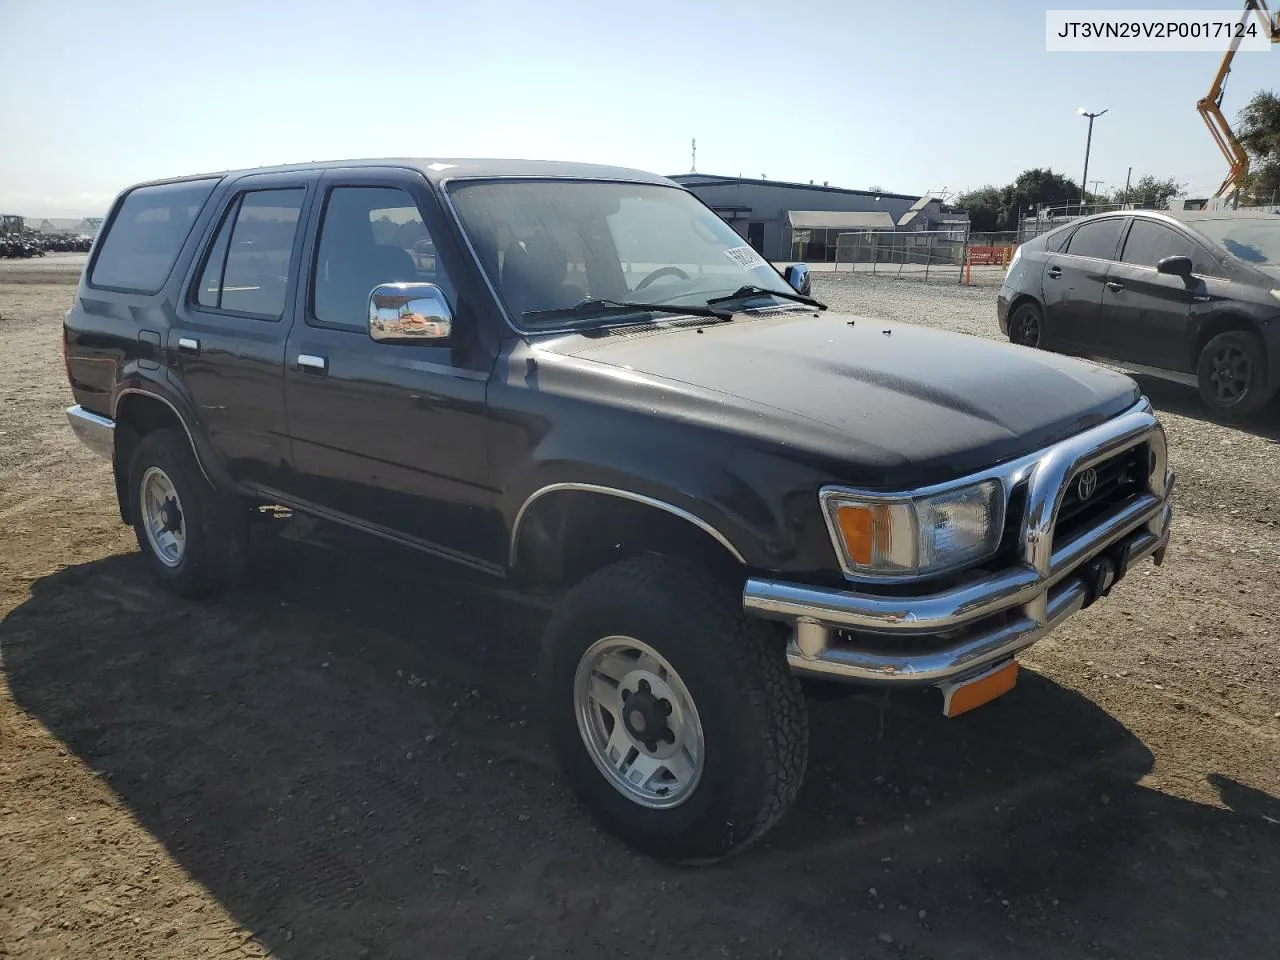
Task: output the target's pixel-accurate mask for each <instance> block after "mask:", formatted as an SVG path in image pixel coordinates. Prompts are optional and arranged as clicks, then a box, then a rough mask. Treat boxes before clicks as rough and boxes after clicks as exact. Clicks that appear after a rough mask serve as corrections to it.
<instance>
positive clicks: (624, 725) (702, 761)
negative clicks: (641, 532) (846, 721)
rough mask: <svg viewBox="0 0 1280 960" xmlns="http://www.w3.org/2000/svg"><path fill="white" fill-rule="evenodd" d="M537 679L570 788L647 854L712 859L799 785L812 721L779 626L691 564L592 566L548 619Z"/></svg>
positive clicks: (772, 817)
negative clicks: (749, 611)
mask: <svg viewBox="0 0 1280 960" xmlns="http://www.w3.org/2000/svg"><path fill="white" fill-rule="evenodd" d="M539 679H540V682H541V686H542V696H543V702H544V707H545V710H546V713H547V718H548V723H549V727H550V736H551V741H552V745H553V747H554V749H555V752H556V754H557V756H558V758H559V760H560V764H561V766H562V768H563V770H564V772H565V776H566V778H567V780H568V781H569V784H570V786H571V787H572V788H573V790H574V791H575V792H576V793H577V795H578V796H579V797H580V798H581V799H582V801H583V802H584V803H585V804H586V806H587V807H588V808H589V809H590V811H591V812H592V813H593V814H594V815H595V817H596V818H597V819H598V820H600V822H601V823H602V824H603V825H604V826H605V827H606V828H607V829H608V830H609V831H610V832H612V833H614V834H616V835H617V836H619V837H620V838H622V839H623V840H625V841H626V842H628V843H630V844H631V845H632V846H634V847H636V848H637V849H639V850H641V851H643V852H645V853H648V854H650V855H652V856H656V857H660V858H663V859H670V860H681V861H710V860H716V859H719V858H720V857H723V856H725V855H726V854H728V853H731V852H732V851H734V850H736V849H738V848H740V847H742V846H745V845H746V844H748V843H750V842H751V841H752V840H754V839H756V838H757V837H759V836H760V835H761V834H762V833H764V832H765V831H766V830H768V829H769V827H770V826H772V825H773V824H774V823H775V822H776V821H777V820H778V818H779V817H781V816H782V814H783V813H784V812H785V811H786V809H787V808H788V807H789V806H790V804H791V801H792V800H793V799H794V798H795V796H796V793H797V792H798V791H799V788H800V783H801V781H802V780H803V777H804V768H805V762H806V756H807V750H808V726H807V718H806V714H805V706H804V700H803V697H802V695H801V692H800V687H799V684H798V683H797V682H796V679H795V677H793V676H792V674H791V672H790V670H789V668H788V667H787V664H786V659H785V657H784V655H783V646H782V643H781V638H780V637H778V636H777V634H776V633H774V632H773V631H772V630H771V629H770V627H769V626H768V625H766V624H763V623H761V622H760V621H757V620H754V619H751V618H748V617H747V616H746V614H745V613H743V611H742V602H741V599H740V594H739V592H738V591H737V590H735V589H734V588H733V586H732V585H731V584H729V583H727V582H724V581H721V580H718V579H716V578H714V577H711V576H709V575H708V574H706V573H705V572H703V571H702V570H701V569H700V568H697V567H694V566H691V565H686V564H684V563H680V562H676V561H671V560H667V559H664V558H660V557H653V556H646V557H638V558H635V559H631V560H625V561H622V562H620V563H617V564H614V565H613V566H610V567H607V568H605V569H604V570H601V571H599V572H597V573H595V574H593V575H592V576H590V577H588V578H587V579H586V580H584V581H583V582H582V583H580V584H579V585H578V586H577V587H575V588H574V589H573V590H572V591H571V592H570V593H569V595H568V596H567V597H565V599H564V601H563V602H562V603H561V604H560V606H559V608H558V609H557V611H556V613H555V615H554V617H553V618H552V621H551V624H550V625H549V626H548V628H547V633H546V637H545V639H544V643H543V652H542V661H541V665H540V668H539Z"/></svg>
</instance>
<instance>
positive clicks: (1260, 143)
mask: <svg viewBox="0 0 1280 960" xmlns="http://www.w3.org/2000/svg"><path fill="white" fill-rule="evenodd" d="M1236 127H1237V132H1236V137H1237V139H1239V141H1240V144H1241V145H1242V146H1243V147H1244V149H1245V151H1246V152H1247V153H1248V154H1249V159H1250V160H1251V161H1253V162H1252V164H1251V165H1250V170H1249V176H1248V177H1246V178H1245V182H1244V184H1243V189H1242V191H1241V193H1242V194H1243V195H1244V196H1242V197H1241V199H1242V200H1245V201H1252V202H1254V203H1268V202H1270V201H1271V200H1272V198H1273V197H1274V196H1275V195H1276V191H1277V188H1280V96H1277V95H1276V94H1274V93H1273V92H1271V91H1270V90H1260V91H1258V92H1257V93H1255V94H1254V95H1253V99H1252V100H1250V101H1249V102H1248V103H1247V104H1245V107H1244V109H1243V110H1241V111H1240V115H1239V116H1238V117H1237V118H1236Z"/></svg>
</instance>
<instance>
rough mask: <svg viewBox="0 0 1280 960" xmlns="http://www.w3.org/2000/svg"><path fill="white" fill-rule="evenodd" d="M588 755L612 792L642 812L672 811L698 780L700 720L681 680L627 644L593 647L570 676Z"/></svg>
mask: <svg viewBox="0 0 1280 960" xmlns="http://www.w3.org/2000/svg"><path fill="white" fill-rule="evenodd" d="M574 701H575V702H574V712H575V715H576V716H577V719H578V731H579V732H580V733H581V734H582V740H583V743H585V744H586V747H587V752H588V753H589V754H590V755H591V759H592V760H593V761H594V762H595V765H596V767H597V768H599V770H600V772H601V773H602V774H604V776H605V778H606V779H607V780H608V781H609V782H610V783H611V784H612V785H613V787H614V788H615V789H616V790H617V791H618V792H619V793H621V794H623V796H625V797H627V798H628V799H629V800H632V801H634V802H635V803H638V804H640V805H641V806H644V807H651V808H655V809H667V808H671V807H677V806H679V805H680V804H682V803H684V802H685V801H686V800H688V799H689V797H690V796H692V795H693V791H694V790H695V789H696V788H697V786H698V781H699V780H700V779H701V778H702V770H703V765H704V762H705V760H706V744H705V742H704V739H703V734H702V721H701V720H700V719H699V718H698V711H697V708H696V707H695V706H694V704H693V698H692V697H691V696H690V695H689V690H688V688H687V687H686V686H685V685H684V681H683V680H681V679H680V675H679V674H678V673H676V671H675V670H674V669H673V668H672V666H671V664H670V663H668V662H667V660H666V658H664V657H663V656H662V655H661V654H660V653H658V652H657V651H656V650H654V649H653V648H652V647H650V646H648V645H647V644H645V643H642V642H640V641H639V640H636V639H633V638H632V637H621V636H612V637H604V638H603V639H601V640H597V641H596V642H595V643H593V644H592V645H591V646H590V647H588V648H587V651H586V652H585V653H584V654H583V655H582V659H581V660H580V661H579V662H578V669H577V673H576V675H575V677H574Z"/></svg>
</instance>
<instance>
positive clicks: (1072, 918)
mask: <svg viewBox="0 0 1280 960" xmlns="http://www.w3.org/2000/svg"><path fill="white" fill-rule="evenodd" d="M544 621H545V613H544V612H543V611H541V610H539V609H537V608H536V607H534V606H530V605H528V604H524V603H520V602H514V601H512V600H510V599H504V598H503V597H502V596H500V595H495V594H493V593H492V592H490V591H486V590H483V589H480V588H478V587H476V586H474V585H472V584H471V583H469V582H468V581H467V580H465V579H462V580H460V579H458V577H457V576H456V574H454V573H453V572H452V571H444V570H442V569H441V568H440V567H439V566H438V565H436V564H434V563H432V562H431V561H427V560H423V559H422V558H419V557H417V556H416V555H411V554H401V553H399V552H397V551H379V552H377V553H366V552H364V551H359V550H353V551H348V550H329V551H325V550H318V549H315V548H312V547H309V546H305V545H301V544H296V543H290V542H287V541H280V542H275V543H272V544H270V545H267V546H266V547H265V548H264V549H263V550H262V551H261V553H260V554H259V556H258V557H257V559H256V562H255V565H254V568H253V570H252V572H251V575H250V577H249V578H248V582H246V583H245V584H244V585H243V586H242V587H241V588H240V589H239V590H238V591H237V592H235V593H234V594H232V595H230V596H229V597H227V598H226V599H225V600H222V601H217V602H208V603H203V604H197V603H189V602H183V601H178V600H175V599H173V598H171V597H169V596H167V595H166V594H164V593H163V592H161V591H160V590H159V589H158V588H156V587H154V586H152V584H151V583H150V581H149V580H148V579H147V577H146V573H145V570H144V568H143V566H142V563H141V562H140V560H139V558H138V557H136V556H132V555H131V556H121V557H111V558H108V559H105V560H102V561H98V562H95V563H90V564H85V565H82V566H79V567H72V568H68V569H66V570H64V571H61V572H59V573H57V574H54V575H51V576H48V577H45V578H43V579H41V580H39V581H37V582H35V583H34V584H33V585H32V596H31V598H30V599H29V600H28V601H27V602H25V603H24V604H22V605H21V606H20V607H19V608H17V609H16V610H14V611H13V612H12V613H11V614H10V615H9V616H8V617H7V618H5V620H4V621H3V622H0V655H2V656H3V664H4V669H5V672H6V674H7V678H8V682H9V685H10V687H11V689H12V691H13V695H14V697H15V699H16V700H17V702H18V703H19V705H20V706H21V707H22V708H23V709H25V710H26V711H28V712H29V713H31V714H32V715H33V716H35V717H36V718H38V719H39V720H40V721H41V722H42V723H44V724H45V725H46V726H47V727H48V728H49V729H50V730H51V731H52V732H53V733H54V735H55V736H57V737H58V738H59V739H60V740H61V741H62V742H63V743H65V744H66V747H67V749H68V750H70V751H72V752H73V753H74V754H75V755H76V756H78V757H79V758H81V759H82V760H83V761H84V762H85V763H86V764H88V765H89V766H90V767H91V768H92V769H94V770H95V771H97V772H99V773H101V774H102V775H103V776H105V777H108V778H109V783H110V785H111V788H112V789H113V790H114V791H115V792H116V794H117V795H118V796H119V798H120V800H121V801H122V803H123V804H124V805H125V806H126V807H127V809H128V810H129V811H130V812H131V813H132V815H133V816H134V817H136V819H137V821H138V822H139V823H141V824H142V825H143V826H144V827H145V828H146V829H147V830H148V831H150V832H151V833H152V834H153V835H154V836H155V837H156V838H157V839H158V840H159V841H160V842H161V843H163V844H164V846H165V847H166V849H167V850H168V851H169V853H170V855H171V856H172V857H173V858H174V860H175V861H177V862H178V863H179V864H180V865H181V866H182V867H183V868H184V869H185V870H186V871H188V872H189V874H190V875H191V876H192V877H193V878H194V879H195V880H196V881H198V882H199V883H201V884H202V885H203V886H205V887H206V888H207V889H208V890H209V891H211V892H212V894H213V895H214V896H215V897H217V899H218V900H219V901H220V903H221V904H222V905H223V906H224V907H225V908H226V910H227V911H229V912H230V913H231V914H232V915H233V916H234V917H235V918H236V919H237V921H238V922H239V923H241V924H243V925H244V926H245V927H247V928H248V929H250V930H253V931H254V932H255V933H256V935H257V937H258V939H259V940H260V941H261V942H262V943H263V944H264V945H265V947H266V948H267V949H269V950H270V951H271V952H272V953H273V954H274V955H277V956H280V957H285V958H298V960H302V958H306V960H314V958H319V957H357V956H365V957H376V958H384V957H403V956H415V957H416V956H427V955H431V956H448V957H463V956H475V957H489V956H503V957H506V956H518V957H521V958H523V957H528V956H535V955H536V956H540V957H542V956H547V955H551V954H555V955H566V954H578V955H583V956H597V955H608V956H620V955H624V954H629V955H632V956H637V955H644V956H649V955H656V954H659V953H660V954H662V955H663V956H690V957H710V956H793V955H794V956H814V955H819V956H824V957H839V956H848V957H855V956H885V957H888V956H900V955H908V956H916V957H923V956H943V955H945V956H948V957H950V956H974V957H977V956H982V957H1006V956H1007V957H1026V956H1048V955H1053V956H1082V957H1083V956H1100V955H1101V956H1113V955H1124V956H1150V957H1171V956H1188V957H1190V956H1195V957H1201V956H1218V955H1226V954H1225V953H1224V950H1226V952H1227V953H1230V954H1231V955H1239V956H1262V955H1266V954H1267V953H1268V952H1269V951H1272V950H1274V933H1273V926H1272V920H1271V917H1270V911H1261V910H1259V909H1258V907H1259V905H1260V904H1262V903H1266V902H1271V901H1272V899H1273V897H1274V891H1275V889H1276V888H1277V886H1278V885H1280V883H1278V882H1280V828H1277V827H1276V826H1275V825H1274V824H1272V823H1269V822H1268V821H1267V819H1266V818H1267V817H1271V818H1272V819H1276V813H1277V809H1276V808H1277V801H1276V798H1275V797H1273V796H1269V795H1267V794H1265V793H1261V792H1259V791H1257V790H1254V789H1251V788H1249V787H1247V786H1244V785H1242V784H1239V783H1237V782H1235V781H1233V780H1230V779H1228V778H1226V777H1221V778H1219V781H1217V782H1216V783H1215V785H1216V786H1217V787H1218V788H1219V790H1220V791H1221V794H1222V797H1223V799H1224V801H1225V802H1226V804H1227V805H1228V806H1229V807H1230V809H1219V808H1214V807H1209V806H1203V805H1199V804H1195V803H1191V802H1187V801H1185V800H1181V799H1177V798H1173V797H1170V796H1168V795H1166V794H1162V793H1158V792H1156V791H1153V790H1150V789H1147V788H1144V787H1142V786H1139V785H1138V780H1139V779H1140V778H1141V777H1142V776H1143V775H1144V774H1146V773H1147V772H1148V771H1149V770H1150V768H1151V765H1152V757H1151V755H1150V753H1149V752H1148V750H1147V749H1146V748H1145V747H1144V746H1143V745H1142V744H1141V743H1140V742H1139V741H1138V740H1137V739H1136V738H1135V737H1133V735H1132V734H1131V733H1130V732H1129V731H1128V730H1127V729H1125V728H1124V727H1123V726H1122V725H1120V724H1119V723H1117V722H1116V721H1115V720H1114V719H1113V718H1112V717H1110V716H1109V715H1107V714H1106V713H1104V712H1103V711H1101V710H1100V709H1098V708H1097V707H1096V706H1095V705H1094V704H1093V703H1091V702H1090V701H1088V700H1087V699H1085V698H1083V697H1081V696H1080V695H1078V694H1076V693H1075V692H1073V691H1070V690H1068V689H1065V688H1063V687H1061V686H1059V685H1057V684H1055V683H1053V682H1051V681H1049V680H1047V679H1044V678H1042V677H1040V676H1038V675H1036V674H1034V673H1031V672H1030V671H1024V674H1023V677H1022V679H1021V681H1020V682H1019V685H1018V687H1017V688H1016V689H1015V690H1014V691H1013V692H1012V693H1011V694H1009V695H1008V696H1007V697H1006V698H1004V700H1003V701H1001V702H999V703H998V704H994V705H992V706H991V707H989V708H984V709H983V710H979V711H976V712H974V713H973V714H970V715H968V716H966V717H964V718H960V719H958V720H955V721H945V720H943V719H942V718H941V716H940V715H939V709H938V707H939V705H938V702H937V700H936V695H934V694H931V693H928V692H926V693H922V694H918V695H897V696H895V697H894V698H893V699H892V700H886V699H884V698H882V697H880V696H878V695H877V696H871V697H861V696H859V697H852V698H848V697H846V698H841V699H832V700H825V701H822V702H815V703H814V704H813V709H812V726H813V738H812V740H813V743H812V753H811V763H810V770H809V776H808V781H807V784H806V788H805V790H804V792H803V793H802V794H801V797H800V799H799V801H798V802H797V804H796V806H795V808H794V809H793V811H792V812H791V814H790V815H789V816H788V817H787V818H786V819H785V820H784V821H783V822H782V823H781V824H780V825H779V826H778V827H777V828H776V829H775V830H774V831H773V832H772V833H771V834H770V835H769V836H768V837H767V839H766V841H765V842H764V843H762V844H760V845H758V846H757V847H755V848H753V849H751V850H750V851H747V852H746V853H744V854H742V855H740V856H738V857H736V858H733V859H731V860H730V861H728V862H726V863H724V864H721V865H718V866H715V867H711V868H705V869H697V870H695V869H682V868H677V867H672V866H667V865H661V864H657V863H654V862H652V861H650V860H647V859H646V858H643V857H640V856H637V855H635V854H633V853H631V852H630V851H629V850H627V849H626V848H624V847H623V846H622V845H621V844H619V843H617V842H615V841H614V840H612V839H610V838H608V837H606V836H604V835H603V834H601V833H599V832H597V831H596V830H595V828H594V827H593V826H592V825H591V824H590V822H589V821H588V819H587V818H586V816H585V815H584V814H583V812H582V811H581V810H580V808H578V807H577V806H576V805H575V804H574V803H572V802H571V801H569V800H568V798H567V797H566V796H565V795H564V793H563V788H562V785H561V784H560V783H559V782H558V780H557V775H556V773H555V770H554V767H553V765H552V764H551V762H550V760H549V758H548V757H547V755H546V754H545V752H544V751H543V747H542V738H541V735H540V732H539V730H538V728H537V724H536V722H535V721H534V720H533V719H532V716H533V712H534V710H535V698H534V695H533V677H532V672H533V669H534V664H535V659H536V657H535V651H536V644H537V637H538V634H539V632H540V630H541V628H542V625H543V623H544ZM890 941H891V942H890ZM1228 947H1229V948H1230V949H1229V950H1227V948H1228Z"/></svg>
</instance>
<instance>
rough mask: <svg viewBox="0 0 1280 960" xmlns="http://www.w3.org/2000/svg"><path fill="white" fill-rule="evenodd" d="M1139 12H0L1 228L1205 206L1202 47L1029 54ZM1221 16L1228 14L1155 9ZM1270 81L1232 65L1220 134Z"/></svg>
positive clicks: (1056, 4)
mask: <svg viewBox="0 0 1280 960" xmlns="http://www.w3.org/2000/svg"><path fill="white" fill-rule="evenodd" d="M1072 6H1075V7H1087V8H1095V9H1096V8H1109V7H1110V8H1121V9H1123V8H1128V7H1136V6H1144V7H1147V6H1153V5H1152V4H1150V3H1146V4H1143V3H1142V2H1141V0H1129V2H1128V3H1124V2H1121V3H1108V2H1106V0H1084V2H1077V3H1070V2H1065V0H1051V2H1049V3H1036V2H1029V0H985V2H983V0H948V2H945V3H937V2H932V3H915V4H913V3H909V2H903V0H893V2H873V0H822V2H803V0H793V2H790V3H778V2H767V3H766V2H758V0H732V2H730V0H679V2H672V0H645V2H643V3H635V2H626V0H524V2H521V0H455V2H450V3H443V2H437V0H362V2H352V0H344V2H338V0H255V2H242V0H221V2H220V3H219V4H217V5H214V4H210V3H201V2H198V0H166V2H150V0H106V2H104V0H0V212H5V213H19V214H23V215H26V216H38V217H79V216H94V215H101V214H102V213H104V212H105V211H106V209H107V207H108V205H109V204H110V201H111V198H112V197H113V196H114V195H115V194H116V193H117V192H118V191H120V190H121V189H122V188H124V187H126V186H128V185H129V184H131V183H134V182H137V181H139V180H145V179H150V178H155V177H164V176H176V175H182V174H188V173H202V172H208V171H215V170H223V169H234V168H240V167H254V166H264V165H269V164H275V163H290V162H297V161H306V160H328V159H344V158H355V157H384V156H386V157H392V156H415V157H416V156H421V157H441V156H444V157H448V156H455V157H459V156H460V157H466V156H483V157H522V158H535V159H558V160H578V161H590V162H600V163H612V164H620V165H623V166H630V167H638V168H641V169H644V170H650V171H653V172H656V173H662V174H675V173H687V172H688V171H689V169H690V149H689V147H690V140H691V139H692V138H695V137H696V138H697V142H698V153H697V169H698V171H699V172H704V173H719V174H727V175H739V174H741V175H743V176H748V177H759V176H765V175H767V176H768V177H769V178H771V179H778V180H793V181H800V182H807V181H809V180H816V181H817V182H819V183H821V182H823V181H824V180H825V181H829V182H830V183H831V184H832V185H833V186H841V187H852V188H859V189H865V188H868V187H870V186H872V185H875V186H878V187H880V188H882V189H885V190H888V191H892V192H897V193H907V194H920V193H923V192H926V191H932V192H934V193H938V192H941V191H942V190H943V189H944V188H946V189H947V190H948V191H949V192H956V191H961V190H964V189H968V188H972V187H979V186H983V185H985V184H988V183H991V184H997V185H998V184H1003V183H1007V182H1009V181H1010V180H1012V179H1013V178H1014V177H1015V176H1016V175H1017V174H1018V173H1019V172H1020V171H1022V170H1024V169H1026V168H1028V167H1036V166H1040V167H1051V168H1053V169H1055V170H1058V171H1060V172H1063V173H1065V174H1067V175H1068V176H1070V177H1071V178H1072V179H1074V180H1079V178H1080V175H1081V168H1082V166H1083V161H1084V146H1085V133H1086V126H1087V124H1086V121H1085V120H1084V119H1082V118H1081V117H1080V116H1078V115H1077V113H1076V109H1077V108H1078V107H1082V106H1083V107H1086V108H1088V109H1089V110H1092V111H1097V110H1102V109H1104V108H1106V109H1107V110H1108V113H1107V114H1106V115H1105V116H1103V117H1101V118H1100V119H1099V120H1097V122H1096V124H1095V127H1094V138H1093V149H1092V157H1091V160H1090V166H1089V179H1090V180H1091V181H1092V180H1094V179H1095V178H1096V179H1100V180H1101V181H1102V186H1101V189H1102V190H1107V189H1109V188H1114V187H1117V186H1123V185H1124V181H1125V176H1126V171H1127V170H1128V168H1129V167H1132V168H1133V177H1134V179H1135V180H1136V179H1137V178H1138V177H1139V176H1141V175H1143V174H1147V173H1150V174H1154V175H1156V176H1159V177H1175V178H1176V179H1178V180H1179V181H1181V182H1183V183H1186V184H1187V185H1188V192H1189V193H1190V194H1191V195H1198V196H1204V195H1208V194H1210V193H1212V191H1213V190H1214V189H1215V188H1216V187H1217V185H1218V183H1219V182H1220V181H1221V179H1222V177H1223V176H1224V175H1225V173H1226V169H1225V167H1226V164H1225V161H1224V160H1223V159H1222V157H1221V155H1220V154H1219V153H1218V150H1217V147H1216V146H1215V145H1214V143H1213V141H1212V140H1211V139H1210V136H1209V133H1208V131H1207V130H1206V129H1205V127H1204V124H1203V122H1202V121H1201V120H1200V118H1199V116H1198V115H1197V113H1196V110H1195V103H1196V100H1197V99H1199V98H1200V97H1201V96H1203V95H1204V94H1205V92H1206V91H1207V90H1208V87H1209V84H1210V81H1211V80H1212V76H1213V73H1214V71H1215V70H1216V68H1217V64H1218V61H1219V59H1220V56H1219V55H1218V54H1215V53H1204V52H1202V53H1049V52H1046V51H1045V13H1044V12H1045V9H1046V8H1049V7H1052V8H1064V7H1072ZM1155 6H1158V7H1160V8H1164V9H1168V8H1172V7H1192V8H1202V9H1203V8H1212V9H1224V10H1231V11H1233V12H1234V11H1235V10H1237V9H1239V8H1242V6H1243V2H1242V0H1241V2H1240V3H1235V2H1232V3H1225V2H1222V0H1219V2H1217V3H1214V2H1213V0H1198V2H1196V0H1192V2H1179V0H1163V2H1162V3H1160V4H1158V5H1155ZM1270 88H1280V50H1272V51H1269V52H1267V53H1242V54H1241V55H1239V56H1238V57H1237V58H1236V67H1235V69H1234V70H1233V73H1232V76H1231V80H1230V83H1229V85H1228V88H1227V96H1226V100H1225V102H1224V104H1223V106H1224V109H1225V110H1226V112H1227V114H1228V116H1231V117H1234V115H1235V113H1236V112H1237V111H1238V110H1239V109H1240V107H1242V106H1243V105H1244V103H1245V102H1246V101H1247V100H1248V98H1249V96H1250V95H1251V94H1252V93H1254V92H1255V91H1257V90H1259V89H1270Z"/></svg>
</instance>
